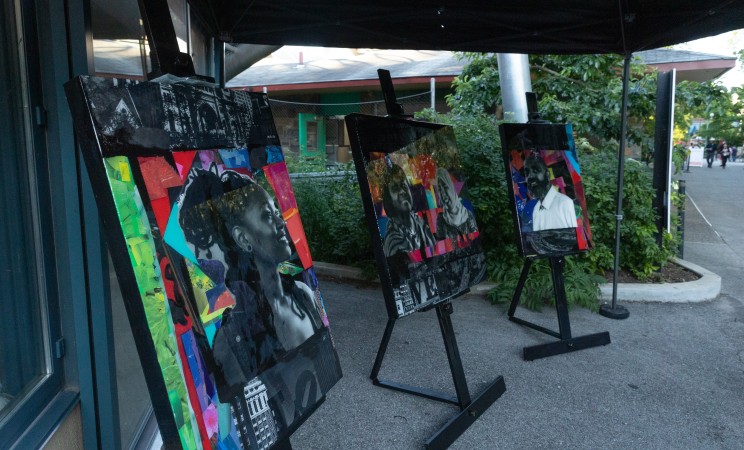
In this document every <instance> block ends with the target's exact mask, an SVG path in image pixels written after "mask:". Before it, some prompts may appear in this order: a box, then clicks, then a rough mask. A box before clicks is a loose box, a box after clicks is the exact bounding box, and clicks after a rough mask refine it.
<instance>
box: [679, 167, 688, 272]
mask: <svg viewBox="0 0 744 450" xmlns="http://www.w3.org/2000/svg"><path fill="white" fill-rule="evenodd" d="M678 193H679V197H680V200H681V201H680V206H679V228H678V230H679V257H680V258H682V259H684V257H685V196H686V195H687V194H686V186H685V180H679V190H678Z"/></svg>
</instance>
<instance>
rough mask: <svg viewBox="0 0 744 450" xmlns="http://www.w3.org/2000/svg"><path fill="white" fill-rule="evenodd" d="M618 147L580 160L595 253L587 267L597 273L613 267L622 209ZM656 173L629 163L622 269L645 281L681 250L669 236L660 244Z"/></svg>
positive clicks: (643, 165)
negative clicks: (619, 203) (655, 206)
mask: <svg viewBox="0 0 744 450" xmlns="http://www.w3.org/2000/svg"><path fill="white" fill-rule="evenodd" d="M615 152H616V149H614V148H612V147H606V148H603V149H601V150H600V151H599V152H597V153H596V154H591V155H584V157H582V155H580V156H579V158H580V160H581V167H582V179H583V181H584V193H585V196H586V204H587V208H588V209H589V220H590V225H591V230H592V237H593V241H594V249H593V250H592V251H590V252H588V253H587V254H586V255H584V257H583V258H584V259H585V260H586V261H588V262H589V267H588V269H589V270H590V271H591V272H593V273H596V274H601V273H604V272H605V271H608V270H611V269H613V267H614V249H615V226H616V219H615V212H616V208H617V196H616V193H617V165H618V161H617V156H616V153H615ZM651 181H652V174H651V170H650V169H649V168H648V167H647V166H646V165H645V164H642V163H640V162H638V161H634V160H632V159H628V160H626V164H625V171H624V177H623V220H622V222H621V225H620V243H621V246H620V267H621V268H623V269H627V270H629V271H630V272H632V273H633V274H634V275H635V276H637V277H638V278H641V279H646V278H648V277H649V276H651V274H653V273H654V272H655V271H656V270H658V269H659V268H661V267H662V266H663V265H664V264H665V263H666V261H667V260H668V259H669V257H670V256H672V255H673V254H674V251H675V249H676V245H675V238H674V237H673V236H671V235H668V234H666V233H665V234H666V235H665V236H664V237H663V244H662V247H661V248H660V247H659V246H658V245H657V242H656V231H657V229H656V218H657V215H656V213H655V211H654V209H653V207H652V206H653V198H654V189H653V187H652V183H651Z"/></svg>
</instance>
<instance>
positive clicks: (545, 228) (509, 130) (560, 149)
mask: <svg viewBox="0 0 744 450" xmlns="http://www.w3.org/2000/svg"><path fill="white" fill-rule="evenodd" d="M500 129H501V142H502V146H503V151H504V165H505V167H506V170H507V177H508V178H507V184H508V186H509V195H510V196H511V204H512V206H513V216H514V223H515V228H516V231H517V235H518V237H519V242H520V245H521V247H520V250H521V253H522V255H523V256H559V255H568V254H573V253H579V252H583V251H587V250H589V249H590V248H591V247H592V239H591V229H590V226H589V219H588V216H587V208H586V199H585V197H584V187H583V183H582V181H581V170H580V168H579V164H578V158H577V155H576V150H575V148H574V144H573V136H572V130H571V126H570V125H555V124H502V125H501V126H500Z"/></svg>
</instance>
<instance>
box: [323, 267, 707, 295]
mask: <svg viewBox="0 0 744 450" xmlns="http://www.w3.org/2000/svg"><path fill="white" fill-rule="evenodd" d="M672 261H673V262H674V263H676V264H679V265H680V266H682V267H684V268H685V269H687V270H689V271H692V272H695V273H696V274H698V275H700V278H699V279H697V280H695V281H687V282H683V283H618V284H617V300H618V301H621V302H662V303H692V302H706V301H710V300H713V299H715V298H716V297H718V295H719V294H720V293H721V277H720V276H718V275H716V274H715V273H713V272H711V271H709V270H707V269H704V268H702V267H700V266H698V265H697V264H693V263H691V262H689V261H685V260H682V259H679V258H672ZM314 267H315V272H316V273H317V274H318V275H321V276H329V277H333V278H339V279H345V280H354V281H366V282H378V281H379V280H377V279H374V280H369V279H365V278H364V277H363V276H362V271H361V269H357V268H355V267H349V266H341V265H338V264H331V263H324V262H315V263H314ZM495 286H496V285H495V284H494V283H488V282H483V283H480V284H478V285H476V286H473V287H472V288H471V291H470V294H469V295H482V296H485V295H486V294H487V293H488V291H490V290H491V289H493V288H494V287H495ZM599 289H600V301H601V302H609V301H612V284H603V285H600V287H599Z"/></svg>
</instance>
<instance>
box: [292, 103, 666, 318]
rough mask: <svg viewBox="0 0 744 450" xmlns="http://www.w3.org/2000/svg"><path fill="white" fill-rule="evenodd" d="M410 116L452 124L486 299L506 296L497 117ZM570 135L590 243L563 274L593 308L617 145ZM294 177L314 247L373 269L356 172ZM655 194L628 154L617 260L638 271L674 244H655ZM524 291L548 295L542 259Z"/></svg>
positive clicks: (507, 246) (571, 297) (536, 300)
mask: <svg viewBox="0 0 744 450" xmlns="http://www.w3.org/2000/svg"><path fill="white" fill-rule="evenodd" d="M417 118H419V119H422V120H429V121H433V122H439V123H445V124H449V125H452V126H453V129H454V132H455V137H456V139H457V145H458V149H459V152H460V160H461V163H462V171H463V174H464V175H465V178H466V182H467V186H468V195H469V197H470V199H471V201H472V203H473V207H474V209H475V213H476V218H477V221H478V227H479V229H480V231H481V236H482V242H483V247H484V252H485V254H486V262H487V265H488V274H489V279H490V281H493V282H495V283H497V288H496V289H494V290H493V291H492V292H490V293H489V298H490V299H491V300H492V301H493V302H505V301H506V302H509V301H511V297H512V295H513V294H514V291H515V288H516V284H517V280H518V279H519V274H520V271H521V269H522V265H523V259H522V258H521V257H519V254H518V250H517V241H516V234H515V232H514V223H513V219H512V212H511V208H510V204H509V196H508V190H507V180H506V171H505V170H504V161H503V157H502V155H501V142H500V137H499V132H498V124H499V123H498V121H496V120H495V119H494V117H493V116H492V115H485V114H482V115H455V114H447V115H442V114H437V113H435V112H432V111H424V112H423V113H420V114H419V115H418V116H417ZM577 143H579V146H580V155H579V158H580V161H581V167H582V178H583V181H584V189H585V194H586V199H587V206H588V207H589V219H590V224H591V227H592V234H593V240H594V245H595V248H594V249H593V250H592V251H590V252H588V253H586V254H583V255H580V256H571V257H567V258H566V265H565V269H564V281H565V287H566V297H567V301H568V303H569V305H579V306H582V307H586V308H589V309H591V310H596V309H597V307H598V289H599V284H600V283H601V282H603V281H604V279H603V277H601V276H600V275H602V274H603V273H604V272H605V271H608V270H611V269H612V268H613V265H614V248H615V207H616V197H615V196H616V189H617V154H616V148H617V147H616V146H605V147H598V148H595V147H593V146H592V145H591V144H590V143H588V142H586V141H585V140H577ZM346 169H350V168H349V167H347V168H346ZM293 185H294V189H295V195H296V197H297V203H298V206H299V208H300V212H301V214H302V220H303V224H304V226H305V232H306V235H307V238H308V241H309V244H310V249H311V251H312V254H313V257H314V258H315V259H316V260H318V261H326V262H333V263H338V264H347V265H352V266H356V267H361V268H363V269H364V270H365V271H366V273H367V274H368V275H369V276H370V277H374V275H375V272H374V270H375V269H374V268H375V265H374V258H373V255H372V251H371V244H370V239H369V233H368V228H367V224H366V219H365V215H364V208H363V205H362V200H361V197H360V194H359V187H358V184H357V181H356V176H355V175H354V174H353V172H351V171H349V172H346V173H345V175H343V176H342V177H338V178H300V179H296V180H295V181H294V183H293ZM653 195H654V190H653V188H652V186H651V172H650V170H649V168H648V167H646V165H644V164H641V163H638V162H635V161H633V160H628V161H627V164H626V166H625V187H624V196H623V197H624V200H623V205H624V206H623V215H624V220H623V221H622V226H621V243H622V245H621V256H620V261H621V267H622V268H625V269H628V270H630V271H631V272H633V273H634V274H635V275H636V276H638V277H641V278H643V277H648V276H650V275H651V274H652V273H653V272H654V271H655V270H658V269H659V268H660V267H661V266H662V265H663V264H664V263H665V262H666V261H667V260H668V258H669V256H671V255H672V254H673V253H674V249H675V248H676V241H675V237H674V236H672V235H669V234H665V236H664V240H663V241H664V242H663V245H662V247H661V248H659V246H658V245H657V244H656V238H655V233H656V215H655V213H654V210H653V209H652V199H653ZM521 299H522V303H523V304H524V305H525V306H527V307H528V308H532V309H539V308H540V307H541V306H542V305H544V304H546V303H548V304H551V303H553V301H554V296H553V286H552V279H551V276H550V267H549V265H548V261H547V260H538V261H535V262H534V263H533V265H532V270H531V273H530V277H529V278H528V280H527V283H526V284H525V287H524V291H523V293H522V296H521Z"/></svg>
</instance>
